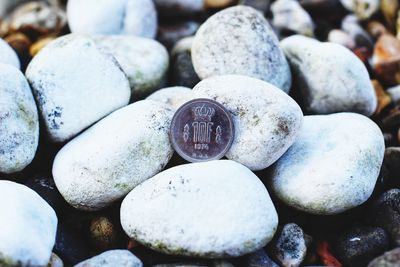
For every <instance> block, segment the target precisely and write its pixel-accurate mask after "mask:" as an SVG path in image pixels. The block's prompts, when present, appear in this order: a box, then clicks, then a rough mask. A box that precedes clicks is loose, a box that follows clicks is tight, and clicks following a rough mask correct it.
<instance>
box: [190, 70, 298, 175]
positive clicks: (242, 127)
mask: <svg viewBox="0 0 400 267" xmlns="http://www.w3.org/2000/svg"><path fill="white" fill-rule="evenodd" d="M193 92H194V93H195V96H196V97H197V98H211V99H213V100H215V101H217V102H219V103H221V104H222V105H223V106H224V107H225V108H226V109H227V110H228V111H229V112H230V113H231V115H232V116H233V120H234V125H235V140H234V141H233V144H232V147H231V149H230V150H229V151H228V153H227V154H226V157H227V158H228V159H231V160H234V161H237V162H239V163H241V164H243V165H245V166H246V167H248V168H250V169H251V170H262V169H265V168H267V167H268V166H270V165H271V164H272V163H274V162H275V161H276V160H277V159H279V158H280V157H281V156H282V155H283V153H285V151H286V150H287V149H288V148H289V147H290V146H291V145H292V144H293V142H294V141H295V138H296V136H297V134H298V132H299V131H300V127H301V124H302V120H303V113H302V111H301V109H300V107H299V106H298V105H297V103H296V102H295V101H294V100H293V99H292V98H291V97H290V96H288V95H287V94H285V93H284V92H283V91H282V90H280V89H279V88H277V87H275V86H273V85H272V84H269V83H267V82H264V81H261V80H258V79H254V78H250V77H246V76H240V75H223V76H214V77H211V78H208V79H205V80H203V81H201V82H200V83H199V84H197V85H196V86H195V88H193Z"/></svg>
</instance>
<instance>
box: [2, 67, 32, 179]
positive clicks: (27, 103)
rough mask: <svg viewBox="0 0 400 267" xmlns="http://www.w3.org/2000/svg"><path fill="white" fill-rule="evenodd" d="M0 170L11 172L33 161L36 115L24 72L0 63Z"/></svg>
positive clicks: (19, 169)
mask: <svg viewBox="0 0 400 267" xmlns="http://www.w3.org/2000/svg"><path fill="white" fill-rule="evenodd" d="M0 95H1V97H0V173H14V172H18V171H21V170H22V169H24V168H25V167H26V166H27V165H28V164H29V163H31V161H32V160H33V158H34V156H35V153H36V149H37V146H38V142H39V118H38V112H37V108H36V104H35V100H34V99H33V96H32V92H31V89H30V87H29V84H28V82H27V81H26V79H25V77H24V75H23V74H22V73H21V72H20V71H19V70H18V69H16V68H14V67H13V66H10V65H5V64H0Z"/></svg>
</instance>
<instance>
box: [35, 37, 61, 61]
mask: <svg viewBox="0 0 400 267" xmlns="http://www.w3.org/2000/svg"><path fill="white" fill-rule="evenodd" d="M54 39H55V37H53V36H49V37H45V38H42V39H40V40H38V41H37V42H35V43H33V44H32V45H31V47H30V48H29V54H30V55H31V56H32V57H34V56H35V55H36V54H37V53H39V51H40V50H42V48H43V47H45V46H46V45H47V44H48V43H50V42H51V41H53V40H54Z"/></svg>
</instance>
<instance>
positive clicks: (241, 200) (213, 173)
mask: <svg viewBox="0 0 400 267" xmlns="http://www.w3.org/2000/svg"><path fill="white" fill-rule="evenodd" d="M232 207H235V208H234V209H233V208H232ZM121 224H122V227H123V228H124V230H125V232H126V233H127V234H128V236H130V237H131V238H133V239H135V240H137V241H139V242H141V243H143V244H144V245H146V246H148V247H150V248H152V249H154V250H157V251H160V252H163V253H167V254H174V255H184V256H196V257H203V258H222V257H237V256H241V255H244V254H247V253H250V252H253V251H256V250H258V249H260V248H262V247H264V246H265V245H266V244H267V243H268V242H269V241H270V240H271V239H272V237H273V235H274V233H275V230H276V228H277V224H278V216H277V213H276V211H275V208H274V205H273V203H272V201H271V199H270V197H269V194H268V192H267V190H266V188H265V187H264V185H263V184H262V182H261V181H260V180H259V179H258V177H257V176H255V175H254V174H253V173H252V172H251V171H250V170H249V169H247V168H246V167H244V166H243V165H241V164H238V163H236V162H233V161H229V160H221V161H209V162H202V163H192V164H185V165H180V166H177V167H173V168H171V169H168V170H166V171H163V172H161V173H159V174H158V175H156V176H154V177H153V178H151V179H149V180H147V181H145V182H144V183H142V184H141V185H139V186H138V187H136V188H135V189H133V190H132V191H131V192H130V193H129V194H128V195H127V196H126V198H125V199H124V201H123V202H122V205H121Z"/></svg>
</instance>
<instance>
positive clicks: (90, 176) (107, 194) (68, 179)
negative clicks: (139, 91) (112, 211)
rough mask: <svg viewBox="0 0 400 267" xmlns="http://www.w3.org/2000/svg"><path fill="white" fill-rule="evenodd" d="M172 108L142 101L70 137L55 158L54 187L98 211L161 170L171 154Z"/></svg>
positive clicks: (75, 202) (84, 207)
mask: <svg viewBox="0 0 400 267" xmlns="http://www.w3.org/2000/svg"><path fill="white" fill-rule="evenodd" d="M172 116H173V112H172V110H171V109H170V108H169V107H168V106H167V105H163V104H161V103H157V102H154V101H150V100H143V101H139V102H136V103H134V104H131V105H129V106H127V107H125V108H122V109H120V110H118V111H116V112H114V113H112V114H111V115H109V116H107V117H106V118H104V119H103V120H101V121H100V122H98V123H97V124H95V125H94V126H92V127H91V128H89V129H88V130H86V131H85V132H84V133H82V134H81V135H79V136H78V137H76V138H75V139H73V140H72V141H70V142H69V143H68V144H67V145H65V146H64V147H63V148H62V149H61V150H60V151H59V152H58V154H57V156H56V158H55V160H54V163H53V176H54V181H55V183H56V186H57V188H58V190H59V191H60V193H61V194H62V195H63V197H64V199H65V200H66V201H67V202H68V203H69V204H70V205H72V206H73V207H75V208H77V209H82V210H87V211H94V210H99V209H102V208H104V207H106V206H109V205H110V204H111V203H113V202H114V201H116V200H118V199H120V198H122V197H124V196H125V195H126V194H128V193H129V191H131V190H132V189H133V188H134V187H135V186H137V185H138V184H140V183H141V182H143V181H144V180H146V179H148V178H150V177H152V176H153V175H155V174H157V173H158V172H159V171H161V170H162V169H163V168H164V167H165V165H166V164H167V163H168V161H169V159H170V158H171V156H172V153H173V150H172V147H171V144H170V141H169V127H170V123H171V119H172Z"/></svg>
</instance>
